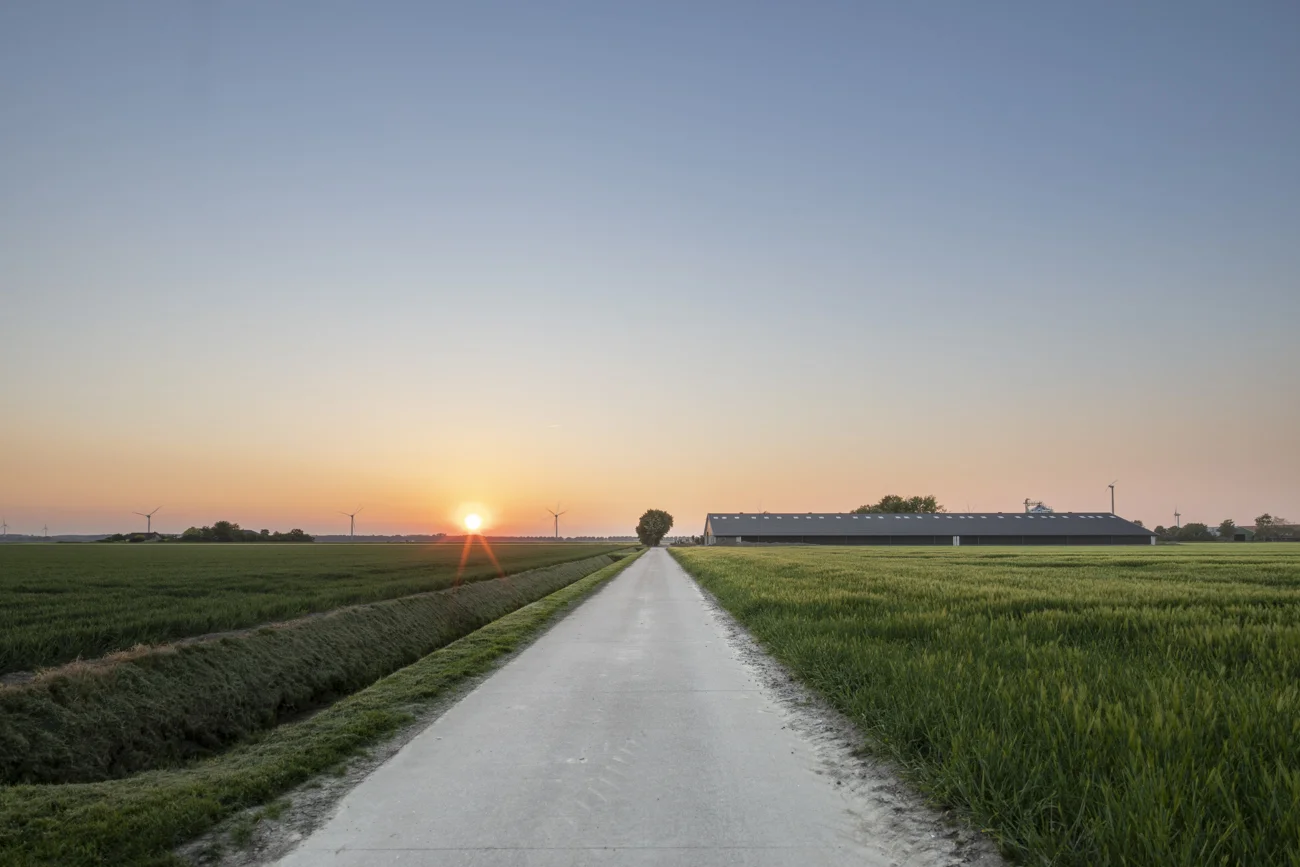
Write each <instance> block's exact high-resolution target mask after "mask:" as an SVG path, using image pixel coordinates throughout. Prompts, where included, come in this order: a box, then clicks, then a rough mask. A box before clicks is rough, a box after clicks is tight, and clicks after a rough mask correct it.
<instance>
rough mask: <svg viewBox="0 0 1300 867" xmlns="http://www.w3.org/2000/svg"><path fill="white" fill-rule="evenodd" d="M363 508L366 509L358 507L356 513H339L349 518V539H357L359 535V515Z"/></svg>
mask: <svg viewBox="0 0 1300 867" xmlns="http://www.w3.org/2000/svg"><path fill="white" fill-rule="evenodd" d="M363 508H364V507H363V506H357V510H356V511H355V512H339V514H340V515H347V516H348V522H349V525H348V538H349V539H352V538H355V537H356V535H357V515H360V514H361V510H362V509H363Z"/></svg>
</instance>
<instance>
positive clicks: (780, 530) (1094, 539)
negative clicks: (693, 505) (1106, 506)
mask: <svg viewBox="0 0 1300 867" xmlns="http://www.w3.org/2000/svg"><path fill="white" fill-rule="evenodd" d="M781 543H784V544H802V545H1154V544H1155V543H1156V537H1155V534H1154V533H1152V532H1151V531H1150V530H1147V529H1145V528H1143V527H1140V526H1138V525H1137V524H1134V523H1133V522H1132V521H1126V520H1124V519H1123V518H1120V517H1118V516H1117V515H1112V514H1109V513H1107V512H1054V513H1051V514H1032V515H1030V514H1020V513H1016V512H1011V513H1007V514H1003V513H1001V512H993V513H989V512H980V513H958V512H953V513H949V512H942V513H939V514H937V515H930V514H908V515H854V514H844V513H830V514H813V513H811V512H809V513H806V514H800V515H796V514H794V513H790V512H785V513H780V514H768V513H763V514H761V515H752V514H751V515H746V514H745V513H743V512H740V513H732V512H717V513H712V512H711V513H710V514H709V516H708V517H707V518H706V519H705V522H704V544H706V545H750V544H754V545H758V544H781Z"/></svg>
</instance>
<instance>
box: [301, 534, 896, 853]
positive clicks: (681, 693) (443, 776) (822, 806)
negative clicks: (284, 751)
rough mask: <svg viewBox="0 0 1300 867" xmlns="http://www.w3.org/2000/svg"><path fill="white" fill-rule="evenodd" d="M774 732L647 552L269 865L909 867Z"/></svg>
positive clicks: (853, 799)
mask: <svg viewBox="0 0 1300 867" xmlns="http://www.w3.org/2000/svg"><path fill="white" fill-rule="evenodd" d="M785 722H786V713H785V711H784V710H783V709H782V707H781V706H780V704H779V702H778V700H777V698H776V697H775V696H773V695H771V694H770V693H769V692H768V691H767V690H766V689H764V688H763V687H762V686H761V684H760V683H759V681H758V679H757V677H756V674H755V672H754V671H753V670H751V669H750V668H749V667H747V665H746V664H745V663H744V662H743V661H742V659H741V656H740V654H739V652H738V651H737V650H736V649H735V648H734V647H733V646H732V645H731V643H729V641H728V639H727V637H726V634H725V632H724V629H723V624H722V623H721V622H720V621H719V617H718V616H717V615H716V614H714V612H713V610H712V609H711V608H710V606H709V605H708V604H707V603H706V602H705V600H704V598H703V597H702V595H701V593H700V591H699V589H698V588H697V587H696V585H695V584H694V582H693V581H692V580H691V579H690V577H689V576H687V575H686V574H685V573H684V572H683V571H682V570H681V568H680V567H679V566H678V565H677V564H676V561H674V560H673V559H672V558H671V557H670V556H669V555H668V552H667V551H665V550H663V549H656V550H651V551H648V552H647V553H646V555H645V556H643V557H642V558H641V559H640V561H638V562H637V563H635V564H633V565H632V566H631V567H630V568H629V569H628V570H627V571H626V572H624V573H623V574H622V575H620V576H619V577H618V578H616V579H615V580H614V581H613V582H611V583H610V584H609V585H608V586H606V587H605V588H604V589H603V590H601V591H600V592H599V593H598V594H597V595H595V596H594V597H592V598H591V599H590V600H588V601H587V602H586V603H584V604H583V605H582V606H581V607H580V608H578V609H577V610H576V611H574V612H573V613H572V614H570V615H569V616H568V617H567V618H565V619H564V620H563V621H561V622H560V623H559V624H558V625H556V626H555V628H553V629H552V630H551V631H550V632H548V633H547V634H546V635H544V636H543V637H542V638H541V639H540V640H539V641H538V642H537V643H536V644H534V645H533V646H532V647H530V648H529V649H527V650H525V651H524V652H523V653H521V654H520V655H519V656H518V657H516V658H515V659H514V660H512V661H511V662H510V663H509V664H507V665H506V666H505V667H503V668H502V669H501V670H500V671H498V672H497V673H496V674H494V675H492V676H491V677H490V678H488V679H487V680H486V681H484V682H483V683H482V684H481V685H480V686H479V687H478V688H477V689H476V690H475V691H473V692H472V693H470V694H469V695H468V696H466V697H465V698H464V699H463V700H462V701H460V702H459V703H458V704H457V705H455V706H454V707H453V708H451V709H450V710H448V711H447V713H445V714H444V715H443V716H441V717H440V718H439V719H438V720H437V721H436V722H435V723H434V724H433V725H431V726H430V727H429V728H428V729H426V730H425V731H424V732H422V733H421V734H419V735H418V736H417V737H416V738H415V739H413V740H412V741H411V742H410V743H408V744H407V745H406V746H405V747H404V748H402V750H401V751H400V752H398V753H397V754H396V755H395V756H394V757H393V758H392V759H390V760H389V761H388V762H387V763H386V764H384V765H382V766H380V767H379V768H378V769H376V771H375V772H374V773H373V774H371V775H370V776H369V777H367V778H366V779H365V780H364V781H363V782H362V783H361V784H360V785H358V786H357V787H356V788H355V789H353V790H352V791H351V792H350V793H349V794H348V795H347V796H346V797H345V798H344V799H343V800H342V802H341V803H340V805H339V808H338V810H337V812H336V813H335V814H334V816H333V817H332V818H331V819H330V820H328V821H327V822H326V824H324V825H323V826H322V827H321V828H319V829H318V830H317V831H316V832H315V833H314V834H313V835H312V836H310V837H308V838H307V839H306V840H304V841H303V842H302V843H301V844H300V845H299V847H298V848H297V849H296V850H294V851H293V852H291V853H290V854H289V855H288V856H286V857H285V858H284V859H283V860H282V861H281V862H280V863H281V864H282V865H286V867H307V865H313V867H314V865H336V867H343V865H347V867H356V865H392V864H402V865H474V867H506V865H511V867H513V865H539V867H540V865H546V867H551V865H556V867H558V865H638V867H640V865H705V867H710V865H763V867H767V865H787V864H789V865H800V867H804V865H809V867H811V865H848V864H853V865H886V864H897V863H900V862H906V863H916V861H915V859H914V858H912V857H909V856H908V854H906V853H900V852H899V850H898V847H897V846H894V845H884V844H882V841H881V840H880V839H878V838H877V836H876V834H875V832H874V830H873V824H875V823H878V821H879V817H878V816H877V817H873V816H871V815H869V813H870V809H869V808H867V807H865V806H864V805H863V804H862V803H861V799H860V798H859V797H858V796H856V795H854V794H853V793H852V792H851V791H850V790H849V789H850V787H848V786H843V785H839V784H837V783H836V781H835V780H834V779H832V778H831V776H830V775H827V774H824V773H819V771H824V764H823V762H822V761H821V760H819V758H818V757H817V755H816V754H815V750H814V747H813V746H812V745H811V744H809V743H807V742H805V740H804V739H803V738H802V737H801V736H800V735H798V734H796V733H795V732H794V731H792V730H791V729H790V728H787V727H786V726H785ZM900 854H901V855H902V857H901V858H900V857H899V856H900ZM912 854H915V853H912Z"/></svg>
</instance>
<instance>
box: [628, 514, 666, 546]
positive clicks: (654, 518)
mask: <svg viewBox="0 0 1300 867" xmlns="http://www.w3.org/2000/svg"><path fill="white" fill-rule="evenodd" d="M672 528H673V516H672V515H670V514H668V513H667V512H665V511H664V510H663V509H647V510H646V513H645V514H644V515H642V516H641V521H640V523H638V524H637V525H636V537H637V538H638V539H640V540H641V544H642V545H645V546H646V547H647V548H653V547H654V546H655V545H658V544H659V542H660V541H662V540H663V537H664V536H666V535H667V534H668V531H669V530H671V529H672Z"/></svg>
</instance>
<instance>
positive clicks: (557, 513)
mask: <svg viewBox="0 0 1300 867" xmlns="http://www.w3.org/2000/svg"><path fill="white" fill-rule="evenodd" d="M546 511H548V512H550V513H551V514H552V515H554V516H555V538H557V539H558V538H560V516H561V515H565V514H568V511H569V510H568V509H565V510H564V511H563V512H561V511H560V504H559V503H556V504H555V508H554V509H547V510H546Z"/></svg>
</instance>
